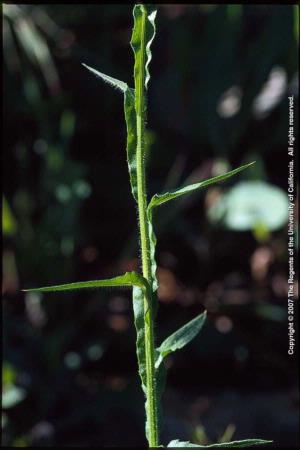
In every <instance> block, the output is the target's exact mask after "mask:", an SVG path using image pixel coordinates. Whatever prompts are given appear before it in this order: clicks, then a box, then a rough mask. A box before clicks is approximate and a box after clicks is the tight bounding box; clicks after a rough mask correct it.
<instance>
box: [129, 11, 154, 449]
mask: <svg viewBox="0 0 300 450" xmlns="http://www.w3.org/2000/svg"><path fill="white" fill-rule="evenodd" d="M140 8H141V12H142V15H141V40H140V49H139V52H138V58H137V61H136V65H137V66H138V69H139V70H138V74H139V75H138V76H135V93H136V99H135V109H136V126H137V151H136V171H137V199H138V215H139V230H140V242H141V257H142V270H143V276H144V278H146V280H147V281H148V282H149V284H150V286H152V276H151V261H150V237H149V227H148V220H147V193H146V174H145V139H144V135H145V116H146V108H147V105H146V93H145V58H146V20H147V11H146V9H145V7H144V6H143V5H141V6H140ZM148 300H149V301H148ZM153 322H154V317H153V302H152V299H151V298H150V299H147V298H146V295H145V294H144V326H145V358H146V380H147V385H146V398H147V400H146V415H147V424H148V430H147V437H148V441H149V446H150V447H157V446H158V439H159V436H158V434H159V430H158V405H157V390H156V374H155V353H154V352H155V347H154V331H153V328H154V327H153Z"/></svg>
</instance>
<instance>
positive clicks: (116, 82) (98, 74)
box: [82, 63, 128, 92]
mask: <svg viewBox="0 0 300 450" xmlns="http://www.w3.org/2000/svg"><path fill="white" fill-rule="evenodd" d="M82 65H83V66H84V67H85V68H86V69H88V70H89V71H90V72H92V73H93V74H94V75H96V77H98V78H101V79H102V80H103V81H105V82H106V83H108V84H110V85H111V86H113V87H115V88H117V89H119V90H120V91H122V92H125V91H126V89H128V85H127V84H126V83H124V82H123V81H120V80H117V79H116V78H113V77H110V76H109V75H105V74H104V73H102V72H99V71H98V70H96V69H93V68H92V67H90V66H88V65H87V64H84V63H82Z"/></svg>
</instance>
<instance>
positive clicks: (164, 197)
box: [148, 162, 254, 209]
mask: <svg viewBox="0 0 300 450" xmlns="http://www.w3.org/2000/svg"><path fill="white" fill-rule="evenodd" d="M252 164H254V162H251V163H249V164H245V165H244V166H241V167H238V168H237V169H234V170H231V171H230V172H227V173H224V174H222V175H218V176H216V177H213V178H209V179H208V180H204V181H200V183H195V184H190V185H189V186H184V187H182V188H179V189H175V190H174V191H170V192H165V193H164V194H155V195H154V196H153V197H152V199H151V201H150V203H149V206H148V208H149V209H152V208H154V207H156V206H159V205H162V204H163V203H166V202H168V201H170V200H173V199H175V198H178V197H181V196H182V195H186V194H189V193H191V192H194V191H196V190H198V189H201V188H204V187H207V186H210V185H211V184H215V183H218V182H220V181H225V180H227V179H228V178H230V177H232V176H233V175H235V174H237V173H238V172H241V171H242V170H245V169H247V168H248V167H250V166H252Z"/></svg>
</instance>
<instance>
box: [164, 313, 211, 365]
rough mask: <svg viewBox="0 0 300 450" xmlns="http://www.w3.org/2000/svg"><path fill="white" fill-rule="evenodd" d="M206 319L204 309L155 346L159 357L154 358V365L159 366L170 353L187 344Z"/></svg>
mask: <svg viewBox="0 0 300 450" xmlns="http://www.w3.org/2000/svg"><path fill="white" fill-rule="evenodd" d="M205 320H206V311H204V313H202V314H200V315H199V316H197V317H195V318H194V319H192V320H191V321H190V322H188V323H187V324H185V325H184V326H183V327H181V328H179V330H177V331H175V333H173V334H171V336H169V337H168V338H167V339H165V340H164V342H163V343H162V344H161V345H160V346H159V347H158V348H157V350H158V352H159V357H158V359H157V360H156V367H159V365H160V364H161V361H162V360H163V359H164V358H165V357H166V356H167V355H169V354H170V353H173V352H175V351H176V350H179V349H181V348H183V347H184V346H185V345H187V344H188V343H189V342H190V341H191V340H192V339H194V337H195V336H197V334H198V333H199V331H200V330H201V328H202V327H203V325H204V323H205Z"/></svg>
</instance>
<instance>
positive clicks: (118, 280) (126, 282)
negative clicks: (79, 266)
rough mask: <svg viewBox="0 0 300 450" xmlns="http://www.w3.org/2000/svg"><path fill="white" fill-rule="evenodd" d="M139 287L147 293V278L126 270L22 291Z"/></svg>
mask: <svg viewBox="0 0 300 450" xmlns="http://www.w3.org/2000/svg"><path fill="white" fill-rule="evenodd" d="M127 286H130V287H133V286H137V287H139V288H140V289H141V290H142V291H143V292H144V293H145V292H146V293H147V295H148V294H149V284H148V282H147V280H146V279H145V278H144V277H143V276H142V275H140V274H139V273H137V272H126V273H125V274H124V275H120V276H118V277H114V278H109V279H107V280H93V281H79V282H76V283H68V284H60V285H57V286H46V287H41V288H34V289H23V291H24V292H37V291H39V292H58V291H73V290H78V289H89V288H101V287H127Z"/></svg>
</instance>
